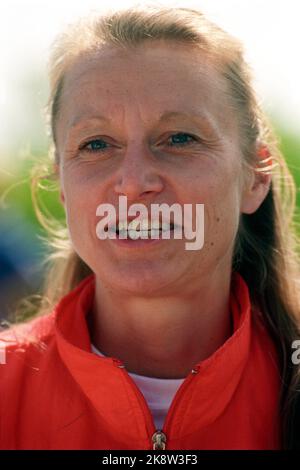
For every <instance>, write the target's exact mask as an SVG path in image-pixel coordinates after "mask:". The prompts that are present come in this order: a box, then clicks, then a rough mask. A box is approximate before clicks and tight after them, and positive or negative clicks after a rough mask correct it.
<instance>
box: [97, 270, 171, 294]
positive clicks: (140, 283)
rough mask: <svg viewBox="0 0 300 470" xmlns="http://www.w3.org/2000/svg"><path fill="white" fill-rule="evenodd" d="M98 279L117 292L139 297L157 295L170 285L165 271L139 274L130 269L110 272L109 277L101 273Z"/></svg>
mask: <svg viewBox="0 0 300 470" xmlns="http://www.w3.org/2000/svg"><path fill="white" fill-rule="evenodd" d="M99 279H102V281H103V283H104V284H105V285H106V286H108V287H111V288H112V289H114V290H116V291H117V292H120V293H121V292H123V293H127V294H132V295H141V296H144V295H150V294H154V293H158V292H159V291H161V290H162V289H164V288H165V287H166V286H167V285H168V284H170V283H172V279H171V278H169V277H168V275H167V273H166V272H165V270H159V271H158V272H157V271H156V272H154V271H152V272H149V270H148V271H147V272H141V270H136V271H135V270H133V269H132V268H131V269H128V270H127V269H123V270H120V271H118V272H117V273H116V272H111V273H110V275H109V274H108V271H107V272H106V275H105V276H104V275H103V272H102V273H99Z"/></svg>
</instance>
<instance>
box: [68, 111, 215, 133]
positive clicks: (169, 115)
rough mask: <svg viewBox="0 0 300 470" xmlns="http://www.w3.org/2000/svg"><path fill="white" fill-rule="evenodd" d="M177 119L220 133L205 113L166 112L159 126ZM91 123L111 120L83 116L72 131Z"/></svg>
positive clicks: (71, 124)
mask: <svg viewBox="0 0 300 470" xmlns="http://www.w3.org/2000/svg"><path fill="white" fill-rule="evenodd" d="M176 118H183V119H185V120H189V119H191V120H193V121H194V122H196V123H198V124H201V125H202V126H203V125H204V126H205V128H206V129H207V130H210V131H215V132H217V131H218V126H217V124H216V123H215V122H214V121H213V120H212V119H210V118H209V117H208V115H207V114H204V113H193V112H186V111H165V112H164V113H163V114H162V115H161V116H160V117H159V118H158V124H161V123H162V122H163V121H169V120H172V119H176ZM91 121H103V122H105V123H107V124H108V123H110V122H111V119H109V118H108V117H106V116H104V115H101V114H95V115H87V114H82V115H79V116H76V117H75V118H74V119H73V120H72V121H71V123H70V129H75V128H77V127H81V126H82V125H83V124H84V123H86V124H88V123H89V122H91Z"/></svg>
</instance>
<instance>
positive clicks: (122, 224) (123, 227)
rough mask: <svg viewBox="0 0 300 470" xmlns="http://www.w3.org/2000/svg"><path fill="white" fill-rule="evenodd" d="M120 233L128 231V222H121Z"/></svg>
mask: <svg viewBox="0 0 300 470" xmlns="http://www.w3.org/2000/svg"><path fill="white" fill-rule="evenodd" d="M118 227H119V232H120V231H122V230H127V221H126V220H124V221H123V222H119V225H118Z"/></svg>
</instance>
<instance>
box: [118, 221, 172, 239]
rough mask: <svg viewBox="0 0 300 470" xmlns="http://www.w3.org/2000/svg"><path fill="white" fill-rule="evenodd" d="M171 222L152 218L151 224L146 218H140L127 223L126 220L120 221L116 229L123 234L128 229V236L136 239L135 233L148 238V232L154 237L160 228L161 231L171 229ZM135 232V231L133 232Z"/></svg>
mask: <svg viewBox="0 0 300 470" xmlns="http://www.w3.org/2000/svg"><path fill="white" fill-rule="evenodd" d="M171 227H172V224H169V223H166V222H163V223H160V221H159V220H153V221H152V224H151V222H150V221H149V220H148V219H142V220H136V219H134V220H132V221H131V222H130V223H129V224H128V223H127V221H126V220H124V221H120V222H119V223H118V225H117V230H118V231H119V234H123V235H124V234H125V233H127V231H128V234H129V235H130V232H132V233H131V235H132V236H131V235H130V238H133V237H134V238H133V239H134V240H136V239H137V238H139V237H138V236H137V235H136V234H138V235H139V234H141V238H148V234H151V237H152V234H153V236H154V237H155V236H156V235H157V232H158V233H159V232H160V230H161V231H163V232H166V231H169V230H171ZM133 232H136V233H133Z"/></svg>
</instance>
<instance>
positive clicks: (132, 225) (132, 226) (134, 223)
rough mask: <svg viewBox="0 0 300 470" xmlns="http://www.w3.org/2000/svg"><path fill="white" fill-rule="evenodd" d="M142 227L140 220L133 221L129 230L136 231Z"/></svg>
mask: <svg viewBox="0 0 300 470" xmlns="http://www.w3.org/2000/svg"><path fill="white" fill-rule="evenodd" d="M139 226H140V221H139V220H136V219H134V220H132V221H131V222H130V223H129V225H128V230H136V229H137V228H138V227H139Z"/></svg>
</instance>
